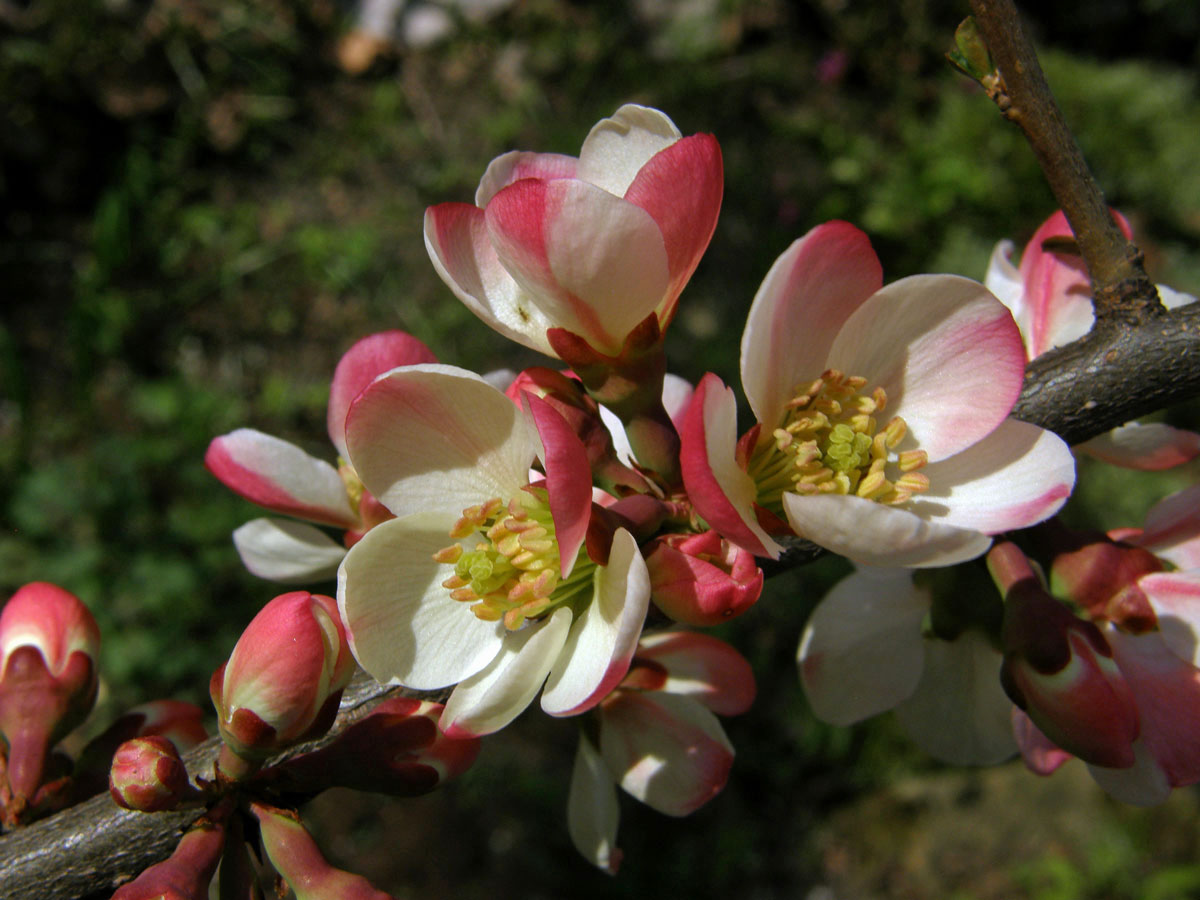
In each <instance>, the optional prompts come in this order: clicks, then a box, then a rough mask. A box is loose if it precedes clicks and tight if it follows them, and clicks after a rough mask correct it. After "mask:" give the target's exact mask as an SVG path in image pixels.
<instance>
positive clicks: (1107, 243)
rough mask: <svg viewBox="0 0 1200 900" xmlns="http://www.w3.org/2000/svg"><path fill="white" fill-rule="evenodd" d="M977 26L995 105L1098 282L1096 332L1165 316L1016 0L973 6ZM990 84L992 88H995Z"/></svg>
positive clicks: (984, 0)
mask: <svg viewBox="0 0 1200 900" xmlns="http://www.w3.org/2000/svg"><path fill="white" fill-rule="evenodd" d="M971 10H972V12H973V13H974V18H975V25H976V27H977V28H978V30H979V34H980V35H981V36H982V38H983V40H984V42H985V43H986V44H987V49H988V51H989V52H990V54H991V56H992V59H993V60H994V62H995V66H996V72H995V73H993V74H992V75H988V76H984V77H983V79H982V80H983V82H984V85H985V87H987V88H988V93H989V95H990V96H991V97H992V98H993V99H994V100H995V101H996V105H997V106H998V107H999V109H1000V111H1001V112H1002V113H1003V114H1004V116H1005V118H1007V119H1009V120H1010V121H1012V122H1013V123H1015V124H1016V125H1017V126H1019V127H1020V129H1021V130H1022V131H1023V132H1024V133H1025V137H1026V139H1027V140H1028V141H1029V145H1030V147H1031V148H1032V149H1033V153H1034V155H1035V156H1036V157H1037V161H1038V164H1039V165H1040V166H1041V168H1042V172H1043V173H1044V174H1045V176H1046V181H1047V182H1048V183H1049V185H1050V189H1051V191H1053V192H1054V198H1055V199H1056V200H1057V201H1058V204H1059V206H1061V207H1062V210H1063V213H1065V215H1066V217H1067V221H1068V222H1069V223H1070V224H1071V230H1072V231H1073V232H1074V233H1075V239H1076V241H1077V243H1078V244H1079V250H1080V253H1081V255H1082V256H1083V260H1084V263H1085V265H1086V266H1087V270H1088V274H1089V276H1090V277H1091V280H1092V303H1093V306H1094V308H1095V312H1096V327H1095V330H1097V331H1103V330H1105V329H1107V328H1109V327H1110V326H1113V325H1119V326H1122V327H1123V326H1125V325H1127V324H1131V323H1133V324H1136V323H1140V322H1144V321H1146V320H1148V319H1152V318H1155V317H1157V316H1160V315H1163V314H1164V312H1165V310H1164V308H1163V306H1162V304H1161V303H1159V300H1158V291H1157V290H1156V288H1155V287H1154V283H1153V282H1152V281H1151V280H1150V278H1149V277H1148V276H1147V275H1146V270H1145V267H1144V266H1143V265H1142V254H1141V251H1139V250H1138V249H1137V247H1135V246H1134V245H1133V244H1132V243H1130V242H1129V241H1127V240H1126V239H1125V236H1124V235H1123V234H1122V233H1121V230H1120V228H1118V227H1117V224H1116V222H1114V221H1113V217H1112V215H1111V213H1110V212H1109V209H1108V204H1107V203H1106V202H1105V200H1104V194H1103V192H1102V191H1101V190H1100V186H1099V185H1098V184H1097V183H1096V180H1095V178H1093V177H1092V173H1091V172H1090V171H1089V169H1088V166H1087V163H1086V162H1085V161H1084V158H1083V153H1082V152H1081V151H1080V149H1079V145H1078V144H1076V143H1075V138H1074V136H1073V135H1072V134H1071V132H1070V130H1069V129H1068V128H1067V125H1066V122H1065V121H1064V120H1063V117H1062V113H1061V112H1060V111H1059V108H1058V104H1057V103H1055V102H1054V97H1053V95H1052V94H1051V93H1050V86H1049V85H1048V84H1047V83H1046V76H1045V75H1044V74H1043V73H1042V67H1041V65H1040V64H1039V63H1038V59H1037V54H1036V53H1035V52H1034V49H1033V45H1032V44H1031V43H1030V41H1029V38H1028V37H1027V36H1026V35H1025V31H1024V29H1023V28H1022V27H1021V21H1020V18H1019V17H1018V15H1017V10H1016V8H1015V7H1014V5H1013V3H1012V0H971ZM989 80H990V82H989Z"/></svg>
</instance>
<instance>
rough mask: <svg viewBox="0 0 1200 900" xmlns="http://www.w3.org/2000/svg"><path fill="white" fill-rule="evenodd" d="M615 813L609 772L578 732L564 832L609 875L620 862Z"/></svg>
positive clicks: (592, 861)
mask: <svg viewBox="0 0 1200 900" xmlns="http://www.w3.org/2000/svg"><path fill="white" fill-rule="evenodd" d="M619 815H620V810H619V809H618V807H617V787H616V782H614V781H613V776H612V773H611V772H609V771H608V766H606V765H605V764H604V760H603V759H601V757H600V753H599V751H598V750H596V748H595V747H593V746H592V742H591V741H589V740H588V739H587V738H586V737H585V736H584V735H582V734H581V735H580V736H579V748H578V749H577V750H576V751H575V766H574V768H573V769H572V770H571V790H570V792H569V793H568V794H567V833H568V834H570V835H571V843H572V844H574V845H575V849H576V850H578V851H579V852H580V853H582V854H583V856H584V858H585V859H587V860H588V862H590V863H591V864H592V865H594V866H596V867H597V868H600V869H603V870H604V871H605V872H608V874H610V875H616V874H617V868H618V866H620V864H621V851H620V849H618V847H617V822H618V817H619Z"/></svg>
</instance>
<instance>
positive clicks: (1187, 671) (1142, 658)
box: [1105, 626, 1200, 787]
mask: <svg viewBox="0 0 1200 900" xmlns="http://www.w3.org/2000/svg"><path fill="white" fill-rule="evenodd" d="M1105 636H1106V637H1107V638H1108V641H1109V644H1110V645H1111V646H1112V650H1113V658H1114V659H1115V660H1116V662H1117V665H1118V666H1119V667H1120V669H1121V673H1122V674H1123V675H1124V676H1125V681H1126V683H1128V685H1129V688H1130V690H1131V691H1132V692H1133V696H1134V701H1135V702H1136V704H1137V710H1138V716H1139V718H1140V720H1141V726H1142V727H1141V741H1140V743H1142V744H1143V745H1144V746H1145V748H1146V750H1147V752H1149V754H1150V755H1151V756H1153V757H1154V759H1155V761H1156V762H1157V763H1158V765H1159V767H1160V768H1161V769H1162V770H1163V773H1164V774H1165V775H1166V779H1167V783H1168V784H1170V785H1171V786H1172V787H1180V786H1182V785H1188V784H1195V783H1196V782H1197V781H1200V717H1197V716H1195V715H1193V714H1192V711H1193V710H1196V709H1198V708H1200V669H1197V668H1196V667H1195V666H1193V665H1192V664H1191V663H1189V662H1185V661H1184V660H1182V659H1180V658H1179V657H1178V656H1176V655H1175V654H1174V653H1172V652H1171V651H1170V650H1168V649H1167V646H1166V643H1165V641H1164V639H1163V636H1162V635H1161V634H1159V633H1158V632H1149V633H1147V634H1139V635H1132V634H1127V633H1125V632H1123V631H1121V630H1119V629H1117V628H1114V627H1112V626H1108V627H1107V628H1106V629H1105ZM1136 749H1137V748H1136V746H1135V751H1136Z"/></svg>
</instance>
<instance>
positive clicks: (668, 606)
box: [646, 531, 763, 626]
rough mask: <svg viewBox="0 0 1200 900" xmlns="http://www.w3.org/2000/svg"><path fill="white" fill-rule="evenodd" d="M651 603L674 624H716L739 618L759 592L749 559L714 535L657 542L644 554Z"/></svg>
mask: <svg viewBox="0 0 1200 900" xmlns="http://www.w3.org/2000/svg"><path fill="white" fill-rule="evenodd" d="M646 567H647V568H648V569H649V570H650V599H651V600H653V601H654V603H655V605H656V606H657V607H658V608H659V609H661V610H662V611H663V612H665V613H666V614H667V615H668V616H670V617H671V618H672V619H674V620H675V621H676V622H683V623H684V624H686V625H698V626H708V625H719V624H720V623H721V622H724V621H726V620H727V619H732V618H733V617H734V616H737V615H741V614H742V613H744V612H745V611H746V610H747V609H749V608H750V607H751V606H753V605H754V603H755V601H756V600H758V597H759V594H761V593H762V586H763V573H762V570H761V569H759V568H758V565H757V563H755V561H754V555H753V554H751V553H748V552H746V551H745V550H742V549H740V548H739V547H735V546H734V545H733V544H731V543H729V542H728V541H726V540H724V539H723V538H722V537H721V536H720V535H718V534H717V533H716V532H715V531H706V532H704V533H702V534H691V535H687V534H669V535H664V536H663V537H660V538H657V539H656V540H655V541H654V542H653V549H652V550H651V551H650V552H649V553H648V554H647V555H646Z"/></svg>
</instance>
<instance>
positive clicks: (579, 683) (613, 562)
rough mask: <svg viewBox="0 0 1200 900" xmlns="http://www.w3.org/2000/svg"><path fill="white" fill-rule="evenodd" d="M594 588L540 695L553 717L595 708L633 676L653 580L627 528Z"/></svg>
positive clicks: (615, 540) (617, 538) (599, 569)
mask: <svg viewBox="0 0 1200 900" xmlns="http://www.w3.org/2000/svg"><path fill="white" fill-rule="evenodd" d="M594 584H595V594H594V596H593V598H592V602H591V603H590V604H588V606H587V608H586V609H585V610H584V611H583V612H582V613H580V615H579V616H577V617H576V619H575V621H574V622H573V623H572V624H571V632H570V634H569V635H568V636H567V641H566V646H565V647H564V648H563V653H562V656H561V657H559V659H558V661H557V662H555V664H554V668H553V669H551V671H550V678H549V680H548V681H547V682H546V690H545V692H544V693H543V694H542V709H544V710H545V711H546V712H548V713H549V714H550V715H552V716H572V715H575V714H577V713H581V712H583V711H585V710H587V709H591V708H592V707H593V706H595V705H596V704H597V703H599V702H600V701H601V700H603V699H604V698H605V697H606V696H607V695H608V694H609V692H611V691H612V689H613V688H615V687H616V686H617V684H619V683H620V681H621V679H622V678H624V677H625V673H626V672H627V671H629V662H630V660H632V659H633V654H634V650H635V648H636V647H637V640H638V636H639V635H640V634H641V632H642V623H643V622H645V620H646V610H647V608H648V607H649V605H650V575H649V573H648V572H647V571H646V563H645V561H644V560H643V559H642V555H641V553H640V552H639V551H638V547H637V542H636V541H634V539H633V535H631V534H630V533H629V532H628V531H626V530H625V529H624V528H621V529H618V530H617V532H616V533H615V534H614V535H613V542H612V550H611V552H610V553H609V557H608V565H606V566H600V567H597V569H596V574H595V582H594Z"/></svg>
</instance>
